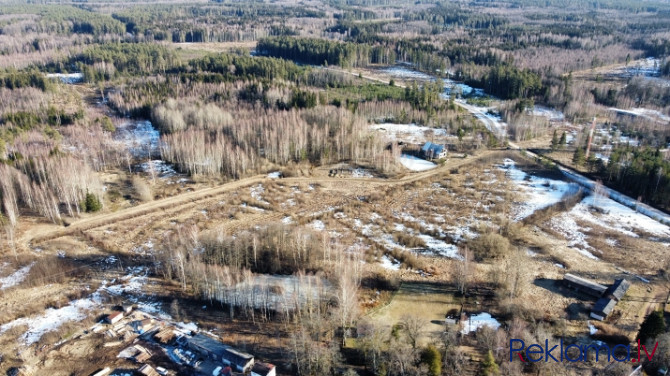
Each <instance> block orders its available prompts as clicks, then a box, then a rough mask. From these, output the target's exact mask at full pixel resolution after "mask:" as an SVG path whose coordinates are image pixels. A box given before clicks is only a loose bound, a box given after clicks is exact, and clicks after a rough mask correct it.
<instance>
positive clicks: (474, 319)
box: [461, 312, 500, 334]
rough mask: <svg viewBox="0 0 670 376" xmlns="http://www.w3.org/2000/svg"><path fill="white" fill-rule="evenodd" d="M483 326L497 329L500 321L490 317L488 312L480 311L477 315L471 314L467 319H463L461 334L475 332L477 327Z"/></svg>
mask: <svg viewBox="0 0 670 376" xmlns="http://www.w3.org/2000/svg"><path fill="white" fill-rule="evenodd" d="M484 326H488V327H490V328H492V329H498V328H499V327H500V323H499V322H498V320H496V319H494V318H493V317H491V315H490V314H489V313H486V312H482V313H480V314H477V315H472V316H470V317H469V318H468V319H467V320H465V321H463V330H461V334H468V333H471V332H475V331H477V329H479V328H481V327H484Z"/></svg>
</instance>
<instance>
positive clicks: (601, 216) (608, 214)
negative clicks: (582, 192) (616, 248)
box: [570, 195, 670, 237]
mask: <svg viewBox="0 0 670 376" xmlns="http://www.w3.org/2000/svg"><path fill="white" fill-rule="evenodd" d="M592 207H597V208H598V209H599V211H600V212H602V213H600V212H595V211H594V210H591V208H592ZM570 214H571V215H574V216H575V217H576V218H579V219H581V220H584V221H587V222H590V223H593V224H595V225H598V226H601V227H604V228H607V229H610V230H615V231H618V232H621V233H623V234H625V235H628V236H631V237H638V235H637V234H636V233H635V232H633V230H638V231H644V232H647V233H650V234H652V235H654V236H659V237H668V236H670V227H668V226H667V225H664V224H662V223H660V222H657V221H655V220H654V219H652V218H649V217H647V216H646V215H644V214H641V213H638V212H636V211H635V210H633V209H631V208H629V207H627V206H624V205H622V204H620V203H618V202H616V201H614V200H612V199H611V198H604V197H600V198H598V199H597V200H595V199H594V196H593V195H589V196H587V197H585V198H584V199H583V200H582V202H580V203H579V204H577V205H575V207H574V208H572V210H571V211H570Z"/></svg>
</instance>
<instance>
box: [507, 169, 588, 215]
mask: <svg viewBox="0 0 670 376" xmlns="http://www.w3.org/2000/svg"><path fill="white" fill-rule="evenodd" d="M500 168H501V169H503V170H505V171H506V175H507V176H508V177H509V178H510V179H511V180H512V181H513V182H514V184H515V185H516V186H517V187H519V188H520V189H521V191H522V192H523V193H524V195H525V196H526V198H525V199H524V200H523V201H522V202H520V203H518V205H516V207H515V208H514V211H515V214H514V217H513V219H514V220H515V221H520V220H522V219H524V218H526V217H528V216H530V215H531V214H533V213H534V212H535V211H537V210H540V209H544V208H546V207H549V206H551V205H554V204H556V203H558V202H560V201H561V200H562V199H563V197H564V196H565V195H566V194H569V193H574V192H577V190H578V189H579V185H578V184H576V183H570V182H566V181H562V180H554V179H548V178H539V177H537V176H533V175H528V174H526V173H525V172H523V171H522V170H520V169H518V168H517V167H516V163H515V162H514V161H513V160H511V159H509V158H506V159H505V160H504V161H503V165H502V166H500Z"/></svg>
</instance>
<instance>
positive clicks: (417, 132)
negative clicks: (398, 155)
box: [370, 123, 447, 144]
mask: <svg viewBox="0 0 670 376" xmlns="http://www.w3.org/2000/svg"><path fill="white" fill-rule="evenodd" d="M370 129H374V130H377V131H379V132H380V133H384V134H385V135H386V136H387V137H388V138H389V139H390V140H393V141H404V142H409V143H414V144H420V143H423V142H426V141H428V140H432V139H433V137H444V136H446V135H447V130H446V129H443V128H430V127H424V126H419V125H416V124H393V123H383V124H373V125H371V126H370Z"/></svg>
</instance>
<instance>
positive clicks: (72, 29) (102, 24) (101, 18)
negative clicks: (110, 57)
mask: <svg viewBox="0 0 670 376" xmlns="http://www.w3.org/2000/svg"><path fill="white" fill-rule="evenodd" d="M0 14H5V15H13V14H37V15H39V16H40V19H39V21H38V22H37V23H36V24H35V25H34V27H33V30H34V31H36V32H43V33H47V34H68V33H78V34H91V35H93V36H96V37H102V36H105V35H108V34H113V35H117V36H121V35H123V33H125V31H126V28H125V25H124V24H123V23H121V22H119V21H117V20H115V19H113V18H112V17H110V16H108V15H105V14H101V13H98V12H92V11H88V10H85V9H82V8H79V7H74V6H66V5H34V4H27V5H14V6H5V7H3V9H2V10H0Z"/></svg>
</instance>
